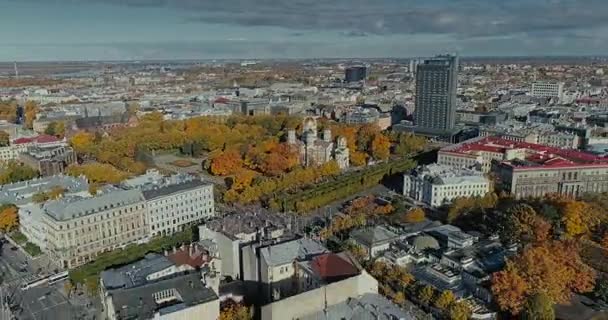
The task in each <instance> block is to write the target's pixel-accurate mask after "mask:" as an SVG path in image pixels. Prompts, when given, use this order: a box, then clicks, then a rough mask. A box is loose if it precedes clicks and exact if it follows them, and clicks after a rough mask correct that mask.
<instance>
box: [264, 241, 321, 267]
mask: <svg viewBox="0 0 608 320" xmlns="http://www.w3.org/2000/svg"><path fill="white" fill-rule="evenodd" d="M260 251H261V254H262V256H263V257H264V259H265V260H266V262H267V263H268V265H270V266H280V265H284V264H287V263H291V262H294V261H296V260H298V261H302V260H309V259H312V258H313V257H315V256H317V255H320V254H323V253H327V252H329V251H328V250H327V249H326V248H325V247H324V246H323V245H322V244H321V243H319V242H318V241H315V240H312V239H309V238H302V239H298V240H292V241H288V242H284V243H281V244H276V245H271V246H267V247H264V248H262V249H261V250H260Z"/></svg>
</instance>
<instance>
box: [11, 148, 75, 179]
mask: <svg viewBox="0 0 608 320" xmlns="http://www.w3.org/2000/svg"><path fill="white" fill-rule="evenodd" d="M19 160H20V161H21V162H23V163H24V164H25V165H27V166H29V167H31V168H32V169H34V170H37V171H38V172H40V175H41V176H43V177H46V176H53V175H58V174H62V173H64V172H65V169H66V168H67V167H68V166H69V165H71V164H74V163H76V153H75V152H74V149H72V148H71V147H68V146H62V145H60V146H43V147H42V146H36V147H28V148H27V151H26V152H24V153H21V154H20V155H19Z"/></svg>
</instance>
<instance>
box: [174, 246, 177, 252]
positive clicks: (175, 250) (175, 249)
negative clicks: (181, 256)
mask: <svg viewBox="0 0 608 320" xmlns="http://www.w3.org/2000/svg"><path fill="white" fill-rule="evenodd" d="M173 253H174V254H175V253H177V248H176V247H175V246H173Z"/></svg>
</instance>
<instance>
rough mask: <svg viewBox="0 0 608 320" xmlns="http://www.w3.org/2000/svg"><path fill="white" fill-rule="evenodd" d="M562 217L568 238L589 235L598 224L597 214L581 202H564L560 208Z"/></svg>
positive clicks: (589, 206)
mask: <svg viewBox="0 0 608 320" xmlns="http://www.w3.org/2000/svg"><path fill="white" fill-rule="evenodd" d="M562 216H563V217H562V221H563V223H564V227H565V228H566V234H567V235H568V236H569V237H578V236H582V235H586V234H589V233H590V232H591V231H592V230H593V229H594V228H595V227H596V226H597V225H598V224H599V223H600V218H599V216H600V214H599V212H597V211H596V210H595V209H594V208H593V207H592V206H591V205H590V204H588V203H586V202H583V201H573V200H570V201H566V203H565V204H563V206H562Z"/></svg>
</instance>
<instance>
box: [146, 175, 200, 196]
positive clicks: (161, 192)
mask: <svg viewBox="0 0 608 320" xmlns="http://www.w3.org/2000/svg"><path fill="white" fill-rule="evenodd" d="M209 185H211V184H209V183H207V182H203V181H201V180H198V179H197V180H191V181H184V182H181V183H177V184H169V185H164V186H160V187H157V188H152V189H148V190H144V191H143V195H144V198H146V200H151V199H155V198H160V197H164V196H168V195H171V194H175V193H180V192H183V191H187V190H193V189H197V188H200V187H202V186H209Z"/></svg>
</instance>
